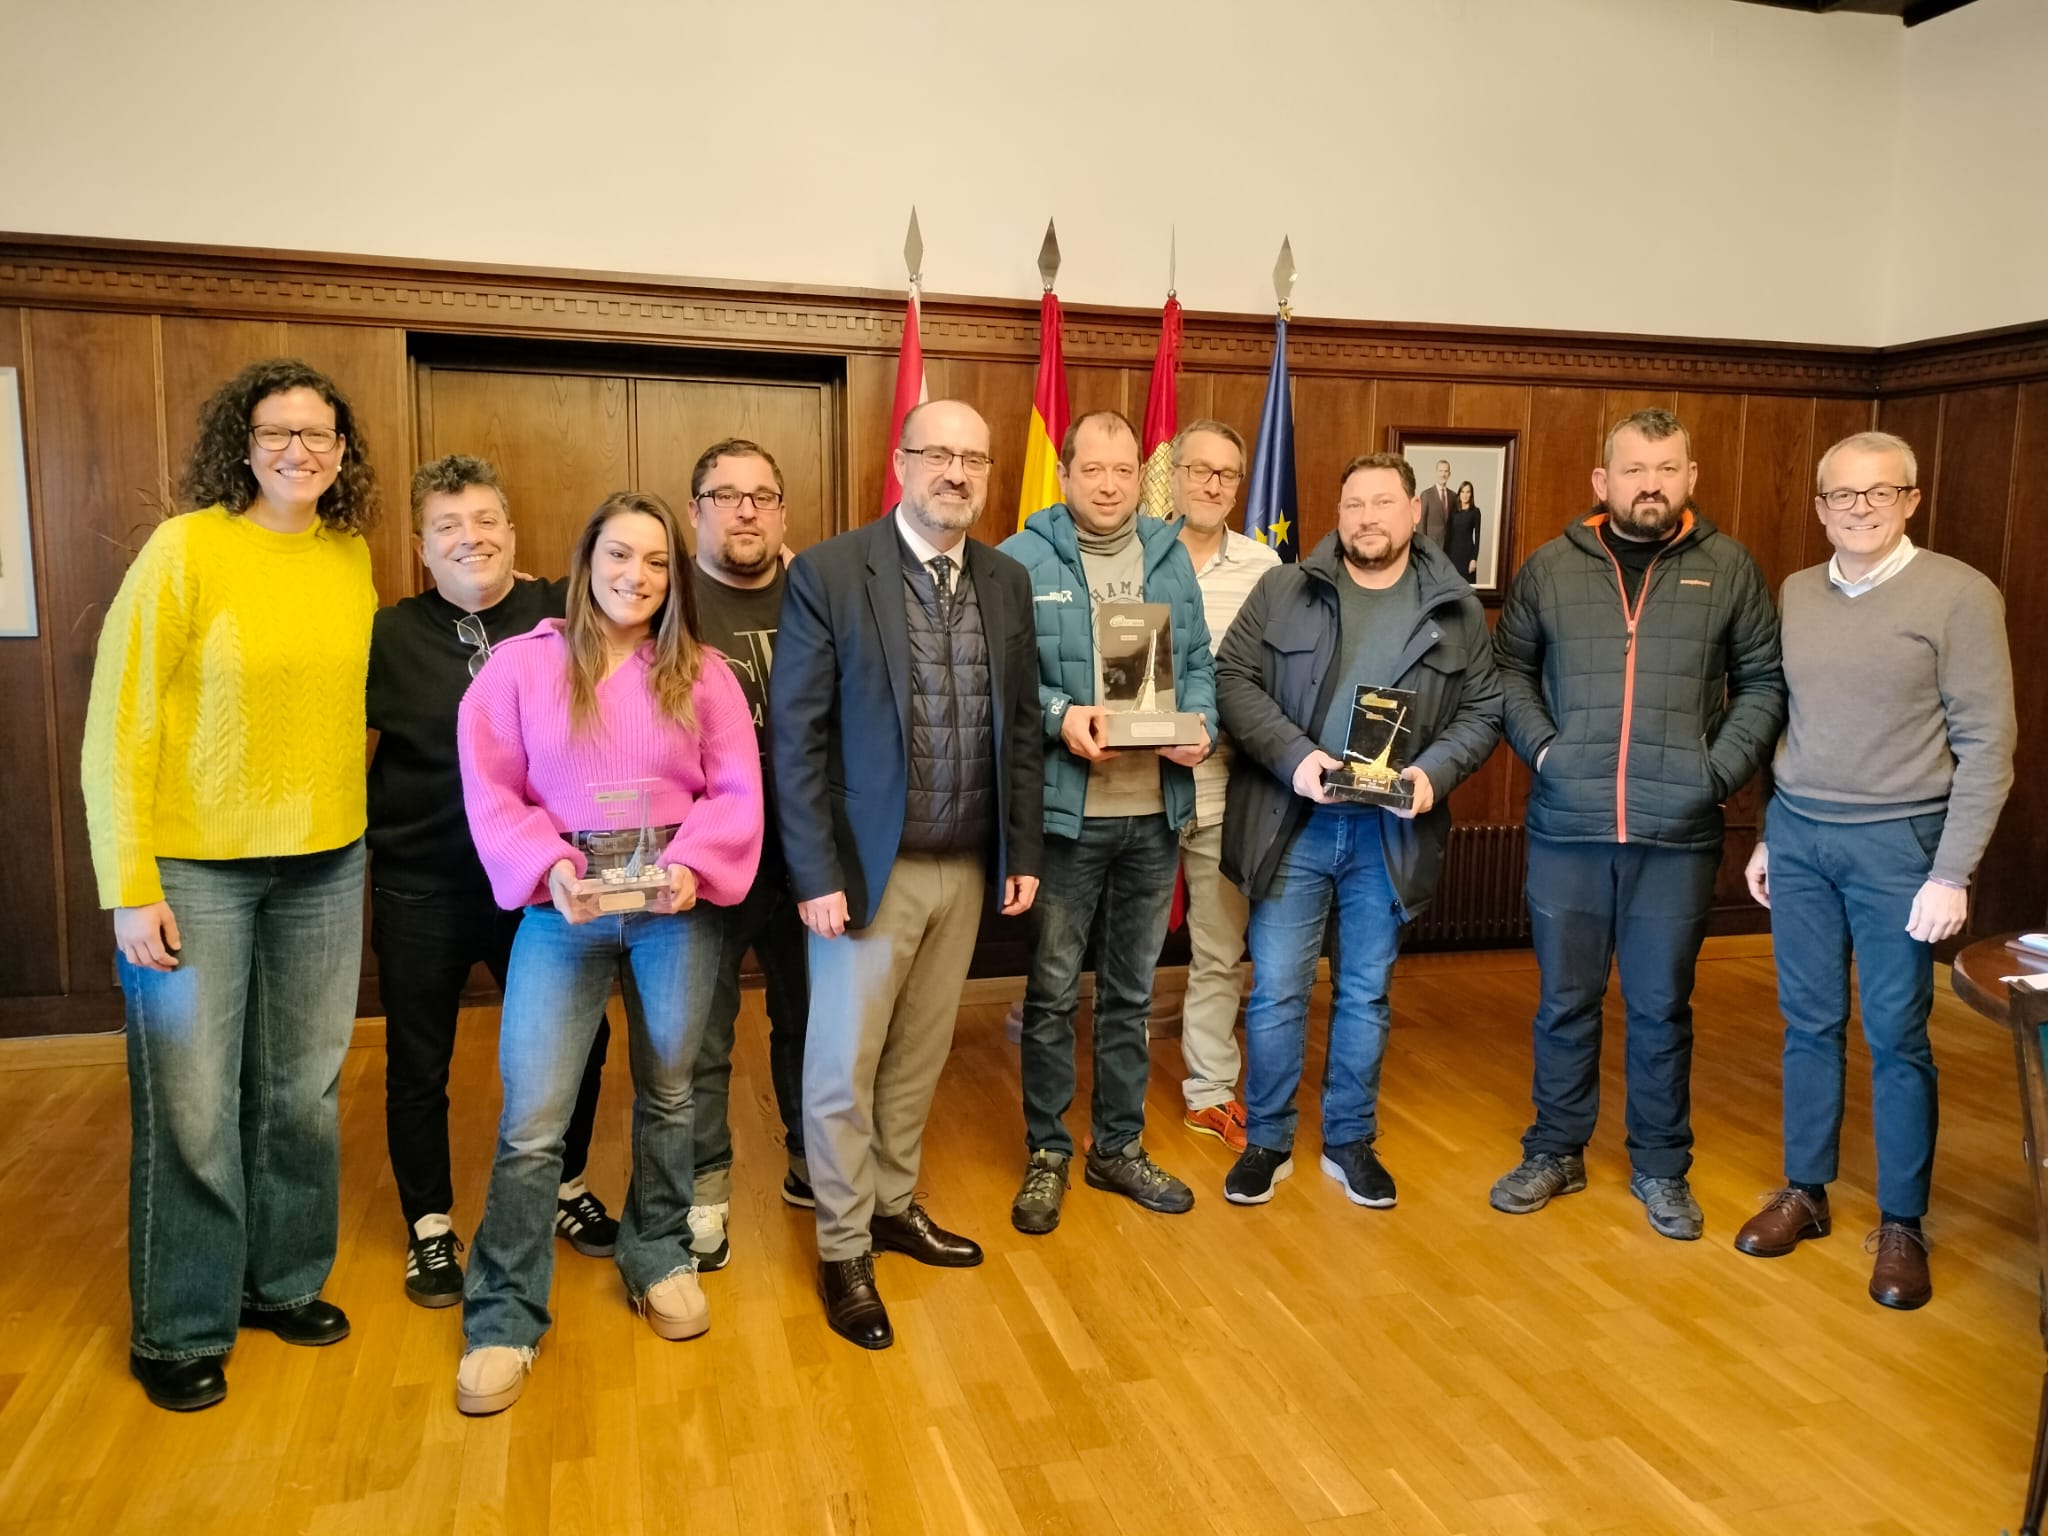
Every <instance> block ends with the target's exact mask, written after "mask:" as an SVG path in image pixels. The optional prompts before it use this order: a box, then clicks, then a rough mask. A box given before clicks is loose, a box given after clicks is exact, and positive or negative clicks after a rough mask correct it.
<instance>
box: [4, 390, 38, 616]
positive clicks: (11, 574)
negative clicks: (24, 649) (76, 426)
mask: <svg viewBox="0 0 2048 1536" xmlns="http://www.w3.org/2000/svg"><path fill="white" fill-rule="evenodd" d="M35 632H36V567H35V557H34V552H33V546H32V545H31V544H30V542H29V533H28V458H27V455H26V454H25V453H24V451H23V448H22V425H21V376H20V375H19V374H18V373H17V372H16V371H15V370H14V369H12V368H0V635H33V634H34V633H35Z"/></svg>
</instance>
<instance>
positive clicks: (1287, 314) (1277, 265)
mask: <svg viewBox="0 0 2048 1536" xmlns="http://www.w3.org/2000/svg"><path fill="white" fill-rule="evenodd" d="M1296 275H1297V274H1296V273H1295V270H1294V242H1293V241H1291V240H1289V239H1288V238H1287V237H1286V236H1285V235H1282V236H1281V237H1280V259H1279V260H1278V261H1276V262H1274V263H1273V298H1274V300H1275V301H1276V302H1277V303H1278V304H1279V305H1280V314H1281V316H1282V318H1285V319H1291V318H1293V316H1292V313H1291V311H1292V309H1293V305H1294V279H1295V277H1296Z"/></svg>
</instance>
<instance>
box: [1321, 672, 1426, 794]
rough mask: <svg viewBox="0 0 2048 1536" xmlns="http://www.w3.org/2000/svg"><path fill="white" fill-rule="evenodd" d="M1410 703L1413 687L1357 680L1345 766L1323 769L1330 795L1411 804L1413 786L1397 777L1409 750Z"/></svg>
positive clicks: (1411, 740)
mask: <svg viewBox="0 0 2048 1536" xmlns="http://www.w3.org/2000/svg"><path fill="white" fill-rule="evenodd" d="M1414 709H1415V693H1414V690H1413V689H1409V688H1372V687H1365V686H1361V687H1360V688H1359V690H1358V692H1357V693H1356V694H1354V695H1353V696H1352V701H1351V729H1350V732H1349V734H1348V736H1347V737H1346V740H1345V743H1344V766H1343V767H1341V768H1332V769H1330V770H1329V771H1328V772H1327V773H1325V774H1324V775H1323V792H1324V794H1326V795H1327V796H1328V797H1329V798H1330V799H1332V800H1341V801H1345V802H1348V803H1351V804H1356V805H1381V806H1387V807H1389V808H1391V809H1393V810H1398V811H1405V810H1407V809H1409V808H1410V807H1411V806H1413V805H1414V804H1415V786H1414V784H1413V783H1412V782H1410V781H1409V780H1407V779H1404V778H1402V777H1401V770H1402V769H1403V768H1406V767H1407V766H1408V763H1409V758H1410V754H1411V752H1412V751H1413V743H1414V739H1415V732H1414V727H1413V725H1412V724H1411V723H1410V718H1411V716H1412V714H1413V712H1414Z"/></svg>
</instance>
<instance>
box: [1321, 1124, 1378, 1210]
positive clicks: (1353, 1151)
mask: <svg viewBox="0 0 2048 1536" xmlns="http://www.w3.org/2000/svg"><path fill="white" fill-rule="evenodd" d="M1323 1172H1325V1173H1327V1174H1328V1175H1329V1176H1330V1177H1331V1178H1333V1179H1335V1180H1336V1181H1337V1183H1338V1185H1339V1187H1341V1188H1342V1189H1343V1191H1344V1198H1345V1199H1347V1200H1349V1201H1350V1202H1351V1203H1352V1204H1353V1205H1365V1206H1370V1207H1372V1209H1374V1210H1376V1211H1384V1210H1386V1209H1388V1208H1389V1207H1390V1206H1392V1205H1393V1203H1394V1176H1393V1175H1392V1174H1390V1173H1388V1172H1387V1170H1386V1169H1385V1168H1384V1167H1382V1166H1381V1165H1380V1155H1379V1154H1378V1153H1377V1152H1375V1151H1373V1149H1372V1143H1371V1142H1369V1141H1347V1142H1345V1143H1344V1145H1343V1146H1341V1147H1332V1146H1325V1147H1324V1148H1323Z"/></svg>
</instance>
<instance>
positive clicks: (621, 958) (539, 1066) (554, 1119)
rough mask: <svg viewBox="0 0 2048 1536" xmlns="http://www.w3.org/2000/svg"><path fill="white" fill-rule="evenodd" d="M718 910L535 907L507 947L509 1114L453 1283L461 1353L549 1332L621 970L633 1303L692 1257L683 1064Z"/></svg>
mask: <svg viewBox="0 0 2048 1536" xmlns="http://www.w3.org/2000/svg"><path fill="white" fill-rule="evenodd" d="M721 916H722V914H721V913H720V911H719V909H717V908H715V907H711V906H706V905H704V904H702V903H700V904H699V905H697V906H695V907H692V908H691V909H690V910H689V911H687V912H678V913H672V914H666V915H658V914H655V913H650V912H627V913H615V914H611V915H607V916H604V917H599V918H593V919H592V920H591V921H589V922H587V923H577V924H571V923H569V922H568V921H566V920H565V919H564V918H563V917H562V914H561V913H559V912H557V911H556V910H555V909H554V908H553V907H544V906H533V907H529V908H527V910H526V919H525V921H523V922H522V923H520V925H519V935H518V937H517V938H515V939H514V940H513V941H512V968H511V974H510V975H509V976H508V977H507V978H506V983H505V1011H504V1016H503V1018H502V1020H501V1022H500V1024H499V1026H498V1072H499V1075H500V1076H501V1077H502V1078H503V1080H504V1085H505V1104H504V1111H503V1114H502V1115H501V1117H500V1119H499V1121H498V1157H497V1161H496V1162H495V1163H493V1164H492V1166H491V1187H490V1192H489V1194H488V1195H486V1196H485V1199H484V1219H483V1222H482V1224H481V1225H480V1226H479V1227H478V1228H477V1232H476V1246H475V1248H474V1250H473V1258H472V1262H471V1264H470V1267H469V1278H468V1282H467V1284H466V1285H465V1286H464V1287H463V1298H462V1328H463V1333H464V1334H465V1335H466V1336H467V1338H468V1340H469V1347H470V1348H472V1349H481V1348H483V1347H484V1346H486V1345H492V1344H511V1345H527V1346H530V1345H534V1344H537V1343H539V1342H540V1337H541V1335H542V1334H544V1333H546V1332H547V1331H548V1322H549V1318H548V1290H549V1287H550V1285H551V1284H552V1283H553V1280H554V1272H555V1200H556V1195H557V1188H558V1186H559V1185H560V1183H561V1178H562V1145H563V1139H564V1137H565V1135H566V1133H567V1131H568V1128H569V1117H570V1116H571V1115H572V1114H573V1113H575V1109H576V1094H577V1090H578V1088H579V1086H580V1085H581V1083H582V1081H583V1066H584V1063H585V1061H586V1060H588V1058H589V1056H590V1042H591V1039H592V1037H593V1036H594V1035H595V1034H596V1032H597V1016H598V1011H599V1010H600V1009H601V1008H603V1006H604V1001H605V997H606V995H607V994H608V993H609V992H610V990H611V984H612V978H613V977H614V976H617V977H618V978H619V980H620V990H621V991H622V992H623V993H624V996H625V1003H626V1038H627V1059H628V1060H629V1061H630V1062H631V1063H632V1068H633V1177H632V1182H631V1183H630V1184H628V1185H627V1186H626V1203H625V1208H624V1210H622V1211H621V1212H620V1213H619V1247H618V1265H619V1273H620V1274H621V1275H622V1276H623V1277H624V1278H625V1282H626V1289H627V1291H628V1292H630V1293H631V1294H632V1296H633V1297H634V1298H635V1299H636V1300H637V1299H638V1298H639V1297H641V1296H643V1295H645V1294H646V1293H647V1290H648V1288H649V1287H650V1286H653V1285H655V1284H656V1283H658V1282H659V1281H662V1280H665V1279H667V1278H668V1277H669V1276H670V1275H672V1274H674V1273H676V1272H677V1271H678V1270H685V1269H694V1268H695V1267H696V1261H695V1260H694V1259H693V1258H692V1257H691V1256H690V1228H689V1221H688V1217H689V1210H690V1192H691V1180H690V1171H691V1162H692V1157H693V1150H694V1149H693V1146H692V1139H691V1118H692V1116H691V1103H690V1092H691V1074H692V1070H693V1068H694V1067H695V1064H696V1061H697V1052H698V1048H699V1046H700V1045H701V1044H702V1042H703V1038H704V1018H705V1014H706V1012H707V1011H708V1010H709V1008H710V1005H711V986H712V977H713V973H714V971H715V969H716V967H717V964H718V945H719V928H720V919H721Z"/></svg>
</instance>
